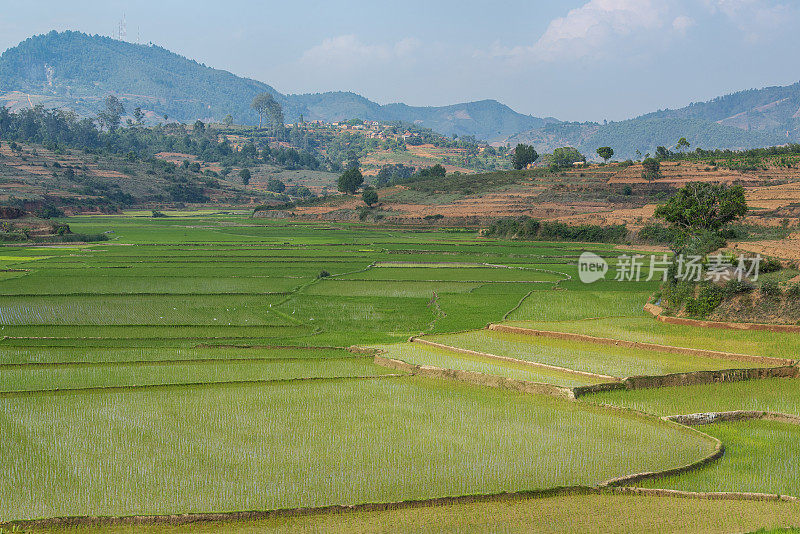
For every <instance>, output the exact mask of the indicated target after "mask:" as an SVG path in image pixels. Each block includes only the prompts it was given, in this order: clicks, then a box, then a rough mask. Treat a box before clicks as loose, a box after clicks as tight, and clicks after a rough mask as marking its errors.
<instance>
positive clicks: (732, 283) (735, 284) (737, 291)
mask: <svg viewBox="0 0 800 534" xmlns="http://www.w3.org/2000/svg"><path fill="white" fill-rule="evenodd" d="M752 291H755V286H754V285H753V284H752V283H751V282H749V281H747V280H737V279H735V278H732V279H731V280H728V282H727V283H726V284H725V293H726V294H727V295H728V296H733V295H741V294H742V293H750V292H752Z"/></svg>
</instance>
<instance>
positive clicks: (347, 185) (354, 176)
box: [339, 168, 364, 195]
mask: <svg viewBox="0 0 800 534" xmlns="http://www.w3.org/2000/svg"><path fill="white" fill-rule="evenodd" d="M363 183H364V176H363V175H362V174H361V171H360V170H358V169H355V168H354V169H347V170H346V171H344V173H343V174H342V175H341V176H340V177H339V191H341V192H342V193H347V194H349V195H355V194H356V191H358V188H359V187H361V184H363Z"/></svg>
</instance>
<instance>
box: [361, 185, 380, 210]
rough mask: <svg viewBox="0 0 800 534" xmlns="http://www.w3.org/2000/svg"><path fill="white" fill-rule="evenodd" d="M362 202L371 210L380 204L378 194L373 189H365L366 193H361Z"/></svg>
mask: <svg viewBox="0 0 800 534" xmlns="http://www.w3.org/2000/svg"><path fill="white" fill-rule="evenodd" d="M361 200H363V201H364V204H366V205H367V206H369V207H370V208H371V207H372V205H373V204H377V202H378V192H377V191H375V189H373V188H372V187H365V188H364V192H363V193H361Z"/></svg>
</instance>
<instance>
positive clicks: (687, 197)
mask: <svg viewBox="0 0 800 534" xmlns="http://www.w3.org/2000/svg"><path fill="white" fill-rule="evenodd" d="M747 211H748V207H747V201H746V200H745V196H744V188H743V187H742V186H740V185H736V186H728V185H725V184H710V183H708V182H692V183H689V184H686V186H685V187H683V188H682V189H681V190H679V191H678V192H677V193H676V194H675V195H674V196H673V197H672V198H670V199H669V200H668V201H667V203H666V204H662V205H661V206H659V207H658V208H656V211H655V216H656V217H658V218H660V219H664V220H665V221H667V222H668V223H670V224H672V225H673V226H675V227H676V228H678V229H681V230H689V231H700V230H712V231H719V230H721V229H722V228H723V227H725V226H726V225H727V224H729V223H731V222H733V221H735V220H736V219H739V218H740V217H744V216H745V215H747Z"/></svg>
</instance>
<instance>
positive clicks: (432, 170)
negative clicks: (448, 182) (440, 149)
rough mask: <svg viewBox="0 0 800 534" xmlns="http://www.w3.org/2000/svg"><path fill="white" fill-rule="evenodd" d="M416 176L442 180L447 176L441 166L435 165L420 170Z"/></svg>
mask: <svg viewBox="0 0 800 534" xmlns="http://www.w3.org/2000/svg"><path fill="white" fill-rule="evenodd" d="M417 176H419V177H420V178H444V177H445V176H447V169H445V168H444V166H443V165H441V164H439V163H437V164H436V165H434V166H433V167H426V168H425V169H420V170H419V172H418V173H417Z"/></svg>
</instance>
